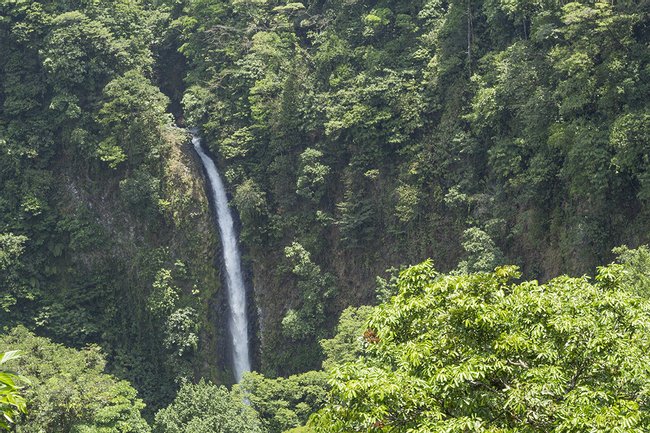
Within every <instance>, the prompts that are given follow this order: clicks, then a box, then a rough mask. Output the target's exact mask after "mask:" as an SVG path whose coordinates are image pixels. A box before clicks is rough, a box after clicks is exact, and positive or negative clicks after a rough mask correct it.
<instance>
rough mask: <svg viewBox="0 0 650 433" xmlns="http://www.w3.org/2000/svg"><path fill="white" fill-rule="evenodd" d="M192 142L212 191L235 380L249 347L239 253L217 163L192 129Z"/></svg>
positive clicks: (241, 371) (247, 362)
mask: <svg viewBox="0 0 650 433" xmlns="http://www.w3.org/2000/svg"><path fill="white" fill-rule="evenodd" d="M192 144H193V145H194V149H195V150H196V153H198V155H199V157H200V158H201V162H202V163H203V167H204V168H205V172H206V174H207V176H208V180H209V182H210V191H211V192H212V198H213V200H212V203H213V205H214V208H215V212H216V216H217V221H218V225H219V233H220V234H221V245H222V247H223V261H224V264H225V268H226V286H227V292H228V307H229V308H228V310H229V320H228V326H229V328H230V337H231V339H232V352H233V353H232V360H233V373H234V376H235V380H236V381H237V382H239V381H240V380H241V378H242V375H243V374H244V373H245V372H247V371H250V369H251V362H250V353H249V352H250V349H249V340H248V316H247V311H248V310H247V306H246V286H245V284H244V278H243V276H242V270H241V254H240V253H239V245H238V243H237V232H236V230H235V223H234V220H233V216H232V213H231V211H230V207H229V206H228V196H227V195H226V188H225V186H224V184H223V181H222V180H221V177H220V176H219V172H218V171H217V166H216V165H215V163H214V161H213V160H212V158H210V156H209V155H208V154H207V153H206V152H205V151H204V150H203V147H202V146H201V137H199V136H198V135H197V134H196V131H192Z"/></svg>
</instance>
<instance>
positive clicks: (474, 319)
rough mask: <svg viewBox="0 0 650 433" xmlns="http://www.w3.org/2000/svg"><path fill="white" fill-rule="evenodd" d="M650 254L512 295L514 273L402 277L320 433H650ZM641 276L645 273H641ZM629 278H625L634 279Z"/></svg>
mask: <svg viewBox="0 0 650 433" xmlns="http://www.w3.org/2000/svg"><path fill="white" fill-rule="evenodd" d="M648 255H649V254H648V251H647V249H642V250H640V251H639V252H638V253H630V252H629V251H626V252H625V255H624V256H623V257H622V259H621V263H619V264H615V265H609V266H605V267H603V268H600V269H599V270H598V273H597V275H596V277H595V279H593V280H592V279H590V278H588V277H580V278H570V277H567V276H561V277H558V278H556V279H553V280H551V281H549V282H548V283H546V284H539V283H538V282H537V281H527V282H523V283H519V284H517V283H513V280H515V279H517V278H519V276H520V274H519V273H518V271H517V268H516V267H513V266H506V267H500V268H497V269H496V270H495V271H494V272H492V273H475V274H468V275H437V276H433V277H432V273H431V270H432V266H431V264H430V262H425V263H423V264H421V265H418V266H414V267H411V268H409V269H407V270H405V271H403V272H402V273H401V274H400V277H399V281H398V285H399V289H400V291H399V293H398V294H397V295H396V296H395V297H393V298H392V299H391V300H390V301H389V302H386V303H384V304H382V305H380V306H379V307H377V308H376V310H375V312H374V313H373V314H372V316H371V318H370V320H369V324H368V328H367V330H366V331H365V333H364V339H365V340H366V343H367V345H368V348H367V350H366V355H365V356H364V357H361V358H358V359H357V360H355V361H352V362H349V363H347V364H346V365H344V366H342V367H340V368H337V369H336V370H335V371H334V372H333V377H332V385H333V390H332V393H331V395H330V398H329V401H328V403H327V405H326V408H325V409H324V410H322V411H321V412H319V413H318V414H317V416H315V418H314V420H313V424H314V427H315V428H316V429H317V431H321V432H349V431H358V432H362V431H363V432H370V431H386V432H388V431H390V432H414V431H418V432H420V431H421V432H434V431H435V432H438V431H445V432H458V433H460V432H470V431H471V432H513V433H514V432H521V433H524V432H525V433H536V432H539V433H542V432H558V433H559V432H576V433H577V432H585V431H606V432H615V431H626V432H639V433H641V432H645V431H647V430H648V428H650V405H649V403H650V401H649V400H648V390H650V371H648V369H647V365H648V362H650V351H649V350H650V340H649V339H648V335H649V334H648V333H649V332H650V318H649V316H648V313H647V312H648V311H649V309H650V298H649V297H648V294H647V292H642V291H639V290H637V288H636V287H635V284H636V281H635V279H632V278H629V276H630V275H634V273H635V272H641V273H643V274H644V275H645V278H646V279H647V276H648V272H649V269H648V266H647V263H649V261H648ZM639 266H640V267H639ZM626 277H627V278H626Z"/></svg>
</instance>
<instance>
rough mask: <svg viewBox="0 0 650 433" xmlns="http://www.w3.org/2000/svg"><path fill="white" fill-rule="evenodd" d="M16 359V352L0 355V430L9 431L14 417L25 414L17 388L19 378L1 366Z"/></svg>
mask: <svg viewBox="0 0 650 433" xmlns="http://www.w3.org/2000/svg"><path fill="white" fill-rule="evenodd" d="M17 357H18V352H17V351H15V350H13V351H10V352H5V353H0V413H2V418H0V429H5V430H11V426H12V424H14V422H15V419H16V417H17V416H18V415H19V414H21V413H26V412H27V405H26V402H25V398H24V397H23V396H22V393H21V391H20V387H19V386H18V382H19V380H20V379H19V377H18V375H16V374H15V373H13V372H11V371H9V370H5V369H4V367H3V365H4V364H6V363H7V362H8V361H11V360H12V359H16V358H17Z"/></svg>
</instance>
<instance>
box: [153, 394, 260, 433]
mask: <svg viewBox="0 0 650 433" xmlns="http://www.w3.org/2000/svg"><path fill="white" fill-rule="evenodd" d="M153 431H154V433H262V431H263V430H262V429H261V428H260V423H259V420H258V419H257V414H256V413H255V411H254V410H253V409H251V408H250V407H249V406H248V405H247V404H245V403H244V401H243V400H242V399H241V396H240V395H238V394H235V393H231V392H229V391H228V390H227V389H226V388H225V387H223V386H216V385H212V384H210V383H206V382H204V381H201V382H199V383H198V384H196V385H192V384H186V385H183V386H182V387H181V389H180V390H179V391H178V395H177V396H176V398H175V399H174V402H173V403H172V404H171V405H169V406H168V407H166V408H165V409H163V410H161V411H160V412H158V414H156V421H155V423H154V428H153Z"/></svg>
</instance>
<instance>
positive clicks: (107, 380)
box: [0, 327, 149, 433]
mask: <svg viewBox="0 0 650 433" xmlns="http://www.w3.org/2000/svg"><path fill="white" fill-rule="evenodd" d="M5 346H6V347H15V348H16V349H17V350H20V352H21V354H22V355H23V356H21V357H19V358H18V359H17V360H16V361H15V362H14V368H15V370H16V371H17V372H18V373H20V374H21V375H22V376H25V378H26V379H27V380H28V381H29V387H28V388H27V389H26V391H25V399H26V400H27V409H28V410H27V414H26V415H24V417H23V419H21V420H20V422H19V423H18V425H17V428H16V432H18V433H40V432H70V433H91V432H93V433H148V432H149V426H148V425H147V422H146V421H145V420H144V419H143V418H142V417H141V415H140V411H141V410H142V409H143V408H144V403H142V401H141V400H140V399H138V398H137V397H136V390H135V389H133V387H132V386H131V385H129V384H128V383H127V382H126V381H123V380H118V379H116V378H115V377H113V376H110V375H108V374H105V373H104V366H105V360H104V358H103V356H102V354H101V353H100V351H99V349H98V348H97V347H89V348H86V349H84V350H75V349H70V348H66V347H63V346H61V345H59V344H55V343H53V342H51V341H50V340H48V339H46V338H43V337H37V336H35V335H34V334H32V333H30V332H29V331H27V330H26V329H25V328H23V327H17V328H15V329H14V330H12V331H11V332H10V333H8V334H6V335H3V336H0V347H5Z"/></svg>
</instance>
